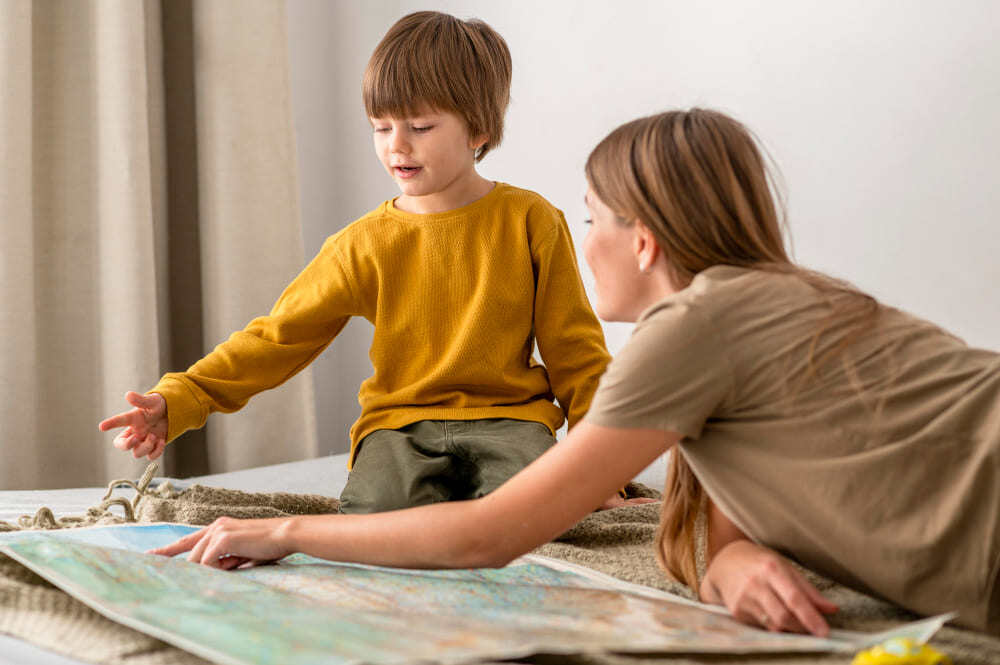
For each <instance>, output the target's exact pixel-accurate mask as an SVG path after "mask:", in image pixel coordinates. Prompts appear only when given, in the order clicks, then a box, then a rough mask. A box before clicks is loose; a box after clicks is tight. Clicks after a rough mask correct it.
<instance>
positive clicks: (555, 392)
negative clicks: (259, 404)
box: [151, 183, 609, 462]
mask: <svg viewBox="0 0 1000 665" xmlns="http://www.w3.org/2000/svg"><path fill="white" fill-rule="evenodd" d="M352 316H363V317H365V318H366V319H368V320H369V321H370V322H371V323H372V324H374V326H375V333H374V339H373V340H372V345H371V350H370V352H369V355H370V356H371V360H372V365H373V366H374V369H375V373H374V375H373V376H371V377H370V378H368V379H366V380H365V381H364V382H363V383H362V384H361V390H360V393H359V395H358V400H359V402H360V403H361V407H362V411H361V417H360V418H359V419H358V421H357V422H356V423H354V426H353V427H352V428H351V456H350V457H351V460H352V462H353V459H354V452H355V450H356V449H357V445H358V442H359V441H360V440H361V439H362V438H364V437H365V435H367V434H369V433H370V432H372V431H374V430H376V429H398V428H400V427H404V426H406V425H408V424H410V423H413V422H416V421H418V420H472V419H479V418H514V419H519V420H532V421H537V422H540V423H543V424H545V425H546V426H548V427H549V429H551V430H552V431H553V432H554V431H555V430H556V429H558V428H559V427H560V426H561V425H562V423H563V418H564V416H565V417H566V418H568V420H569V425H570V427H572V426H573V425H575V424H576V422H577V421H578V420H580V418H582V417H583V415H584V414H585V413H586V411H587V409H588V408H589V406H590V400H591V398H592V396H593V394H594V391H595V389H596V388H597V381H598V378H599V377H600V375H601V374H602V373H603V372H604V369H605V366H606V365H607V363H608V360H609V356H608V353H607V350H606V349H605V346H604V336H603V334H602V331H601V327H600V325H599V323H598V321H597V319H596V317H595V316H594V313H593V311H592V310H591V308H590V305H589V303H588V301H587V296H586V294H585V293H584V289H583V284H582V282H581V280H580V274H579V272H578V270H577V265H576V257H575V253H574V251H573V244H572V239H571V238H570V234H569V229H568V228H567V226H566V221H565V219H564V218H563V215H562V213H561V212H559V210H557V209H556V208H554V207H553V206H552V205H551V204H549V203H548V202H547V201H546V200H545V199H543V198H542V197H541V196H539V195H538V194H535V193H533V192H529V191H526V190H523V189H518V188H515V187H512V186H510V185H506V184H503V183H498V184H497V185H496V186H495V187H494V188H493V190H492V191H491V192H490V193H489V194H487V195H486V196H484V197H483V198H481V199H479V200H478V201H475V202H473V203H471V204H469V205H467V206H464V207H462V208H459V209H456V210H452V211H449V212H444V213H438V214H429V215H417V214H411V213H406V212H402V211H400V210H398V209H396V208H395V207H394V205H393V203H392V201H386V202H385V203H383V204H382V205H380V206H379V207H378V208H376V209H375V210H373V211H372V212H370V213H368V214H367V215H365V216H364V217H362V218H361V219H359V220H357V221H356V222H354V223H353V224H351V225H350V226H348V227H347V228H345V229H343V230H342V231H340V232H339V233H337V234H335V235H333V236H331V237H330V238H328V239H327V241H326V242H325V243H324V245H323V248H322V249H321V250H320V252H319V254H318V255H317V256H316V257H315V258H314V259H313V260H312V261H311V262H310V263H309V265H307V266H306V268H305V269H304V270H303V271H302V273H301V274H299V276H298V277H296V278H295V280H294V281H293V282H292V283H291V284H290V285H289V286H288V287H287V288H286V289H285V291H284V293H282V295H281V297H280V298H279V299H278V301H277V303H275V305H274V308H273V309H272V310H271V313H270V314H269V315H267V316H263V317H260V318H257V319H254V320H253V321H251V322H250V323H249V324H248V325H247V327H246V328H244V329H243V330H241V331H239V332H236V333H233V334H232V335H231V336H230V337H229V339H228V340H227V341H225V342H223V343H221V344H219V345H218V346H217V347H215V350H213V351H212V352H211V353H209V354H208V355H207V356H205V357H204V358H202V359H201V360H199V361H198V362H197V363H195V364H194V365H192V366H191V367H190V368H188V370H187V371H186V372H182V373H170V374H166V375H164V377H163V378H162V379H161V380H160V382H159V383H158V384H157V385H156V386H155V387H154V388H153V389H152V391H151V392H157V393H160V394H161V395H163V397H164V398H165V399H166V401H167V416H168V419H169V425H168V428H169V431H168V439H170V440H173V439H174V438H176V437H177V436H179V435H180V434H182V433H183V432H185V431H187V430H188V429H192V428H196V427H201V426H202V425H204V423H205V420H206V418H207V417H208V415H209V414H210V413H213V412H216V411H222V412H226V413H229V412H233V411H236V410H238V409H240V408H242V407H243V406H244V405H245V404H246V403H247V401H248V400H249V399H250V397H252V396H253V395H255V394H256V393H258V392H260V391H262V390H266V389H268V388H273V387H274V386H277V385H279V384H281V383H283V382H284V381H286V380H288V379H289V378H290V377H291V376H293V375H294V374H295V373H297V372H298V371H299V370H301V369H302V368H303V367H305V366H306V365H308V364H309V363H310V362H312V360H313V359H314V358H315V357H316V356H317V355H319V353H320V352H322V351H323V349H325V348H326V346H327V345H328V344H329V343H330V342H331V341H332V340H333V338H334V337H336V336H337V334H338V333H339V332H340V330H341V329H342V328H343V327H344V325H345V324H346V323H347V321H348V319H350V317H352ZM535 341H537V343H538V350H539V353H540V355H541V358H542V360H543V362H544V366H542V365H540V364H538V363H536V362H535V361H534V360H533V359H532V351H533V346H534V343H535ZM553 398H555V399H556V400H558V402H559V406H556V405H555V404H554V403H553ZM560 407H561V408H560Z"/></svg>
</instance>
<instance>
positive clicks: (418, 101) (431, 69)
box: [362, 11, 511, 161]
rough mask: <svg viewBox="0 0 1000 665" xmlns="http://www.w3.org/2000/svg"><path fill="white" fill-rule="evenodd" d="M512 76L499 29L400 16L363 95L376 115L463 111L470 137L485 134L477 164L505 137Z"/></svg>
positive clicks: (427, 15)
mask: <svg viewBox="0 0 1000 665" xmlns="http://www.w3.org/2000/svg"><path fill="white" fill-rule="evenodd" d="M510 79H511V60H510V50H509V49H508V48H507V43H506V42H505V41H504V39H503V37H501V36H500V35H499V34H498V33H497V32H496V31H495V30H494V29H493V28H491V27H490V26H489V25H487V24H486V23H484V22H483V21H480V20H478V19H470V20H468V21H462V20H461V19H458V18H455V17H454V16H451V15H449V14H443V13H441V12H431V11H423V12H415V13H413V14H409V15H407V16H404V17H403V18H401V19H399V20H398V21H396V23H395V24H394V25H393V26H392V27H391V28H389V32H387V33H386V34H385V37H383V38H382V41H381V42H379V44H378V46H376V47H375V52H374V53H372V57H371V59H370V60H369V61H368V67H367V69H366V70H365V77H364V84H363V86H362V96H363V98H364V102H365V111H366V112H367V113H368V117H370V118H383V117H397V118H399V117H406V116H413V115H419V114H420V113H422V112H424V111H425V110H426V109H427V108H428V107H429V108H430V109H433V110H435V111H450V112H452V113H456V114H458V115H459V116H461V117H463V118H465V121H466V122H467V123H468V127H469V136H471V137H478V136H482V135H485V136H486V143H484V144H483V145H482V147H480V148H479V150H478V151H477V152H476V161H479V160H481V159H482V158H483V157H484V156H485V155H486V153H487V152H489V151H490V150H492V149H493V148H495V147H496V146H497V145H499V143H500V139H501V138H502V137H503V120H504V115H505V114H506V112H507V105H508V103H509V102H510Z"/></svg>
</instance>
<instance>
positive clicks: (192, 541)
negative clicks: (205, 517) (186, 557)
mask: <svg viewBox="0 0 1000 665" xmlns="http://www.w3.org/2000/svg"><path fill="white" fill-rule="evenodd" d="M207 531H208V529H201V530H200V531H195V532H194V533H189V534H188V535H186V536H184V537H183V538H178V539H177V540H175V541H174V542H172V543H170V544H169V545H164V546H163V547H157V548H155V549H151V550H149V551H148V552H147V554H160V555H163V556H174V555H175V554H180V553H181V552H187V551H189V550H190V549H191V548H192V547H194V546H195V545H196V544H197V543H198V541H199V540H201V539H202V537H204V535H205V533H206V532H207Z"/></svg>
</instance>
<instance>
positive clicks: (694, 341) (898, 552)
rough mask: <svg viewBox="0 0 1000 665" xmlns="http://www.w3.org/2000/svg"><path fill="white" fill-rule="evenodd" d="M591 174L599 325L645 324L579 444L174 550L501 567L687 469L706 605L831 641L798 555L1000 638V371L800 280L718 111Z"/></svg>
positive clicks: (929, 334)
mask: <svg viewBox="0 0 1000 665" xmlns="http://www.w3.org/2000/svg"><path fill="white" fill-rule="evenodd" d="M586 172H587V180H588V184H589V189H588V192H587V195H586V201H587V206H588V208H589V209H590V212H591V215H592V219H591V221H592V227H591V229H590V232H589V234H588V236H587V240H586V243H585V247H584V250H585V251H584V253H585V256H586V259H587V262H588V263H589V264H590V266H591V268H592V270H593V273H594V276H595V278H596V282H597V306H596V309H597V312H598V314H599V315H600V316H601V317H602V318H604V319H605V320H618V321H635V322H637V325H636V327H635V330H634V332H633V334H632V337H631V339H630V340H629V342H628V344H627V345H626V347H625V348H624V349H623V350H622V351H621V353H620V354H619V355H618V356H617V357H616V358H615V359H614V360H613V361H612V363H611V365H610V366H609V368H608V371H607V373H606V374H605V375H604V376H603V377H602V379H601V383H600V387H599V388H598V391H597V394H596V396H595V398H594V401H593V404H592V406H591V409H590V411H589V412H588V414H587V416H586V417H585V418H584V420H583V421H582V422H581V423H580V424H578V425H577V426H576V427H574V428H573V430H572V431H571V432H570V433H569V435H568V436H567V437H566V439H565V440H564V441H563V442H561V443H560V444H559V445H557V446H555V447H553V448H552V449H551V450H550V451H548V452H546V453H545V454H544V455H543V456H542V457H540V458H539V459H538V460H537V461H536V462H535V463H533V464H531V465H530V466H529V467H527V468H526V469H524V470H523V471H521V472H520V473H519V474H518V475H516V476H515V477H514V478H512V479H511V480H510V481H508V482H507V483H506V484H505V485H503V486H502V487H501V488H500V489H498V490H497V491H496V492H494V493H493V494H490V495H489V496H486V497H484V498H482V499H477V500H474V501H467V502H459V503H448V504H435V505H430V506H424V507H421V508H415V509H410V510H403V511H396V512H390V513H384V514H379V515H371V516H355V515H334V516H313V517H296V518H291V519H276V520H252V521H238V520H229V519H223V520H219V521H217V522H216V523H214V524H213V525H211V526H209V527H208V528H206V529H204V530H202V531H200V532H198V533H195V534H192V535H191V536H188V537H186V538H184V539H182V540H180V541H178V542H177V543H175V544H173V545H170V546H168V547H165V548H163V549H161V550H158V551H159V552H160V553H162V554H176V553H178V552H182V551H187V550H190V551H191V554H190V559H191V560H192V561H198V562H201V563H204V564H207V565H211V566H216V567H220V568H231V567H234V566H236V565H239V564H241V563H243V562H245V561H248V560H267V559H275V558H278V557H281V556H284V555H286V554H288V553H290V552H296V551H301V552H306V553H309V554H312V555H316V556H321V557H326V558H330V559H336V560H341V561H357V562H365V563H373V564H382V565H392V566H409V567H477V566H500V565H503V564H505V563H507V562H508V561H510V560H512V559H513V558H515V557H517V556H518V555H520V554H522V553H524V552H527V551H529V550H531V549H532V548H534V547H536V546H537V545H540V544H542V543H544V542H546V541H548V540H550V539H551V538H553V537H554V536H556V535H558V534H559V533H561V532H562V531H563V530H564V529H566V528H567V527H569V526H570V525H572V524H573V523H575V522H576V521H578V520H579V519H581V518H582V517H583V516H584V515H586V514H587V513H588V512H590V511H591V510H593V509H594V508H595V507H596V506H598V505H599V504H600V503H601V502H602V500H603V499H604V498H605V497H607V496H608V495H609V494H611V493H612V492H613V491H614V490H615V489H616V488H617V487H620V486H621V485H622V484H623V483H625V482H626V481H627V480H628V479H630V478H631V477H633V476H634V475H635V474H636V473H638V472H639V471H640V470H641V469H643V468H644V467H645V466H646V465H647V464H649V463H650V462H651V461H652V460H653V459H655V458H656V457H657V456H658V455H660V454H661V453H663V452H664V451H666V450H670V449H673V450H674V454H673V455H672V463H671V468H670V470H669V473H668V477H667V485H666V491H665V496H664V503H663V515H662V521H661V529H660V538H659V542H658V543H657V550H658V555H659V556H660V559H661V562H662V563H663V564H664V567H665V568H666V569H667V570H668V571H669V572H670V573H671V574H672V575H673V576H675V577H676V578H678V579H681V580H683V581H685V582H687V583H688V584H690V585H691V586H692V587H694V588H696V589H699V591H700V594H701V598H702V599H703V600H705V601H707V602H713V603H722V604H725V605H726V606H727V607H728V608H729V609H730V610H731V611H732V612H733V614H734V615H735V616H736V617H737V618H739V619H741V620H743V621H746V622H748V623H754V624H757V625H760V626H763V627H766V628H769V629H772V630H793V631H808V632H812V633H814V634H817V635H823V634H825V633H826V632H827V630H828V629H827V624H826V621H825V620H824V618H823V614H826V613H830V612H832V611H834V610H835V609H836V608H835V607H834V606H833V605H832V604H831V603H829V602H828V601H827V600H826V599H824V598H823V597H822V596H821V595H820V594H819V593H818V592H817V591H816V590H815V589H814V588H812V587H811V586H810V585H809V584H808V583H807V582H806V581H805V580H804V579H803V578H802V577H801V576H800V575H799V574H798V573H797V572H796V571H795V569H794V568H793V567H792V566H791V565H790V564H789V562H788V560H787V559H785V558H784V557H783V556H782V555H786V556H789V557H791V558H794V559H796V560H798V561H799V562H801V563H802V564H804V565H805V566H807V567H809V568H811V569H813V570H816V571H817V572H820V573H822V574H824V575H827V576H828V577H831V578H833V579H835V580H837V581H839V582H842V583H844V584H847V585H849V586H852V587H855V588H858V589H861V590H864V591H867V592H869V593H873V594H876V595H879V596H882V597H884V598H886V599H888V600H890V601H893V602H895V603H897V604H899V605H902V606H904V607H907V608H909V609H911V610H914V611H917V612H921V613H937V612H944V611H951V610H957V611H958V612H959V621H960V623H962V624H964V625H966V626H970V627H973V628H977V629H980V630H988V631H990V632H993V633H996V632H998V631H1000V593H997V592H996V586H997V584H996V573H997V560H998V554H1000V528H998V518H997V517H998V516H997V508H998V506H1000V482H998V481H1000V478H998V475H1000V473H998V472H1000V355H998V354H997V353H995V352H991V351H985V350H975V349H970V348H968V347H966V346H965V345H964V344H963V343H962V342H961V341H960V340H958V339H956V338H954V337H952V336H950V335H948V334H947V333H945V332H943V331H942V330H940V329H939V328H937V327H935V326H933V325H931V324H929V323H926V322H924V321H921V320H919V319H916V318H914V317H912V316H909V315H907V314H905V313H902V312H900V311H898V310H895V309H892V308H889V307H886V306H883V305H880V304H879V303H877V302H876V301H875V300H874V299H872V298H871V297H869V296H867V295H865V294H863V293H860V292H858V291H857V290H855V289H854V288H852V287H850V286H849V285H847V284H844V283H841V282H839V281H836V280H834V279H832V278H829V277H826V276H824V275H821V274H818V273H814V272H810V271H808V270H806V269H804V268H801V267H799V266H796V265H795V264H793V263H792V262H791V261H790V259H789V258H788V256H787V254H786V252H785V249H784V245H783V242H782V236H781V224H780V217H779V213H778V206H776V204H775V201H774V197H773V195H772V187H771V184H770V183H771V180H770V178H769V175H768V170H767V168H766V166H765V162H764V160H763V158H762V156H761V153H760V151H759V150H758V148H757V146H756V144H755V142H754V140H753V138H752V136H751V134H750V133H749V132H748V131H747V130H746V129H745V128H744V127H743V126H742V125H741V124H739V123H738V122H736V121H735V120H733V119H731V118H729V117H727V116H725V115H722V114H720V113H717V112H713V111H708V110H702V109H693V110H690V111H673V112H668V113H663V114H660V115H656V116H652V117H648V118H642V119H639V120H635V121H633V122H630V123H628V124H626V125H623V126H622V127H619V128H618V129H616V130H615V131H613V132H612V133H611V134H610V135H609V136H608V137H607V138H605V139H604V140H603V141H602V142H601V143H600V144H599V145H598V146H597V147H596V148H595V149H594V151H593V153H592V154H591V156H590V158H589V160H588V162H587V169H586ZM702 519H704V520H705V521H706V522H707V534H708V536H707V546H705V547H699V546H698V544H697V543H696V542H695V541H696V538H695V533H696V531H697V529H696V528H695V527H696V524H697V523H698V521H699V520H702ZM700 552H701V553H704V555H705V556H704V560H705V561H704V563H707V567H706V566H704V565H699V559H700V558H701V557H700V556H699V553H700ZM779 552H780V553H782V554H779ZM702 569H703V570H702Z"/></svg>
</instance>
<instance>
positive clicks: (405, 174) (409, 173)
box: [392, 166, 423, 178]
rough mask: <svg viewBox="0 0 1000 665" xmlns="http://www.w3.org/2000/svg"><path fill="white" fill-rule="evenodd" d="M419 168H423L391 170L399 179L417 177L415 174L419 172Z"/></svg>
mask: <svg viewBox="0 0 1000 665" xmlns="http://www.w3.org/2000/svg"><path fill="white" fill-rule="evenodd" d="M421 168H423V167H420V166H394V167H393V169H392V170H393V171H395V173H396V175H397V176H399V177H400V178H412V177H413V176H415V175H417V173H419V172H420V169H421Z"/></svg>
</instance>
